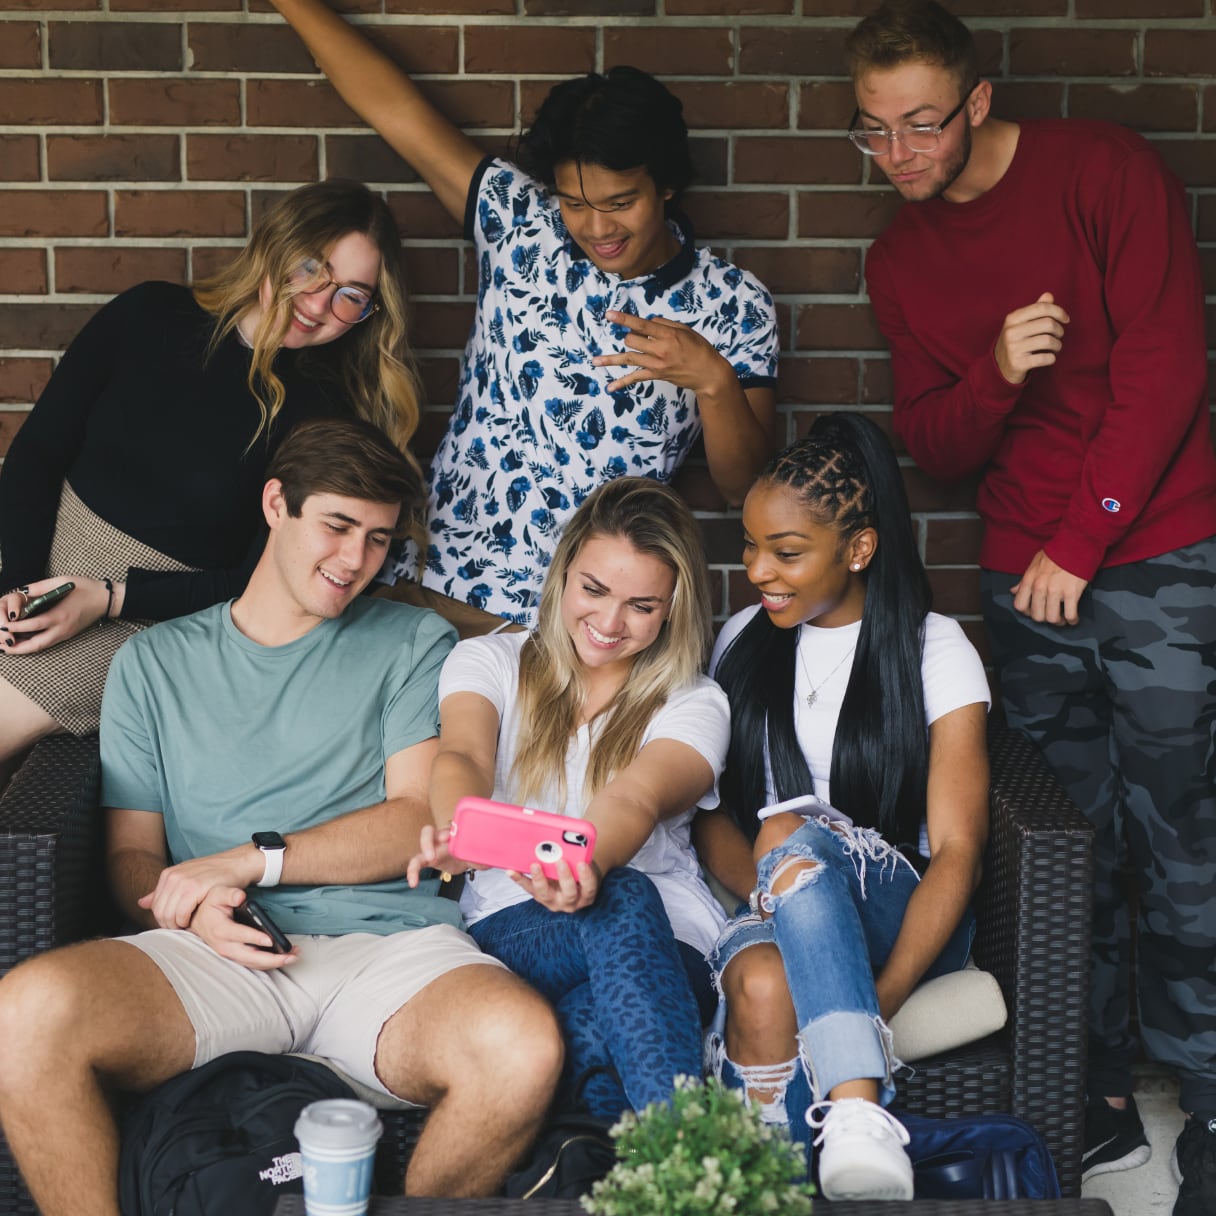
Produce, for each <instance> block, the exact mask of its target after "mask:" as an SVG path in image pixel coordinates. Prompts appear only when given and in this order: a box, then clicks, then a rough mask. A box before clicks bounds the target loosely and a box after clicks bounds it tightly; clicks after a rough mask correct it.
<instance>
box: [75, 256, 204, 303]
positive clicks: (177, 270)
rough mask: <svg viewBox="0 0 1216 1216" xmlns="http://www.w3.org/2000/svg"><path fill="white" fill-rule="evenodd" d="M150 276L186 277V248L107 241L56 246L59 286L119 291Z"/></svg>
mask: <svg viewBox="0 0 1216 1216" xmlns="http://www.w3.org/2000/svg"><path fill="white" fill-rule="evenodd" d="M147 279H167V280H168V281H169V282H170V283H184V282H185V281H186V251H185V250H184V249H148V248H131V247H124V246H122V245H104V246H102V247H101V248H95V249H82V248H76V247H66V248H62V249H56V250H55V290H56V291H63V292H76V291H79V292H88V293H89V294H90V295H117V294H118V292H120V291H125V290H126V289H127V288H128V287H134V286H135V284H136V283H142V282H144V281H145V280H147Z"/></svg>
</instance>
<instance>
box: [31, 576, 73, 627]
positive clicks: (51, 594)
mask: <svg viewBox="0 0 1216 1216" xmlns="http://www.w3.org/2000/svg"><path fill="white" fill-rule="evenodd" d="M75 590H76V584H75V583H60V584H59V586H58V587H52V588H51V589H50V591H44V592H43V593H42V594H41V595H36V596H34V597H33V598H32V599H28V600H26V601H25V609H24V611H23V612H22V613H21V615H20V616H19V617H18V618H17V619H18V620H19V621H24V620H25V619H26V617H30V616H37V615H38V614H39V613H40V612H45V611H46V610H47V609H48V608H49V607H50V606H51V605H52V604H57V603H59V601H60V600H61V599H63V598H64V596H66V595H67V594H68V593H69V592H70V591H75Z"/></svg>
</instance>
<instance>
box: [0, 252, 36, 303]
mask: <svg viewBox="0 0 1216 1216" xmlns="http://www.w3.org/2000/svg"><path fill="white" fill-rule="evenodd" d="M0 284H3V286H4V292H5V294H6V295H40V296H41V295H46V290H47V279H46V254H45V253H44V252H43V251H42V250H41V249H0Z"/></svg>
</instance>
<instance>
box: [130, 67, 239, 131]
mask: <svg viewBox="0 0 1216 1216" xmlns="http://www.w3.org/2000/svg"><path fill="white" fill-rule="evenodd" d="M106 88H107V90H108V93H109V98H110V121H111V122H114V123H129V124H132V125H139V126H148V127H217V126H229V127H235V126H239V125H240V121H241V86H240V82H239V81H236V80H180V79H177V78H175V77H166V78H163V79H160V80H143V79H135V80H129V79H127V80H110V81H109V82H108V83H107V85H106Z"/></svg>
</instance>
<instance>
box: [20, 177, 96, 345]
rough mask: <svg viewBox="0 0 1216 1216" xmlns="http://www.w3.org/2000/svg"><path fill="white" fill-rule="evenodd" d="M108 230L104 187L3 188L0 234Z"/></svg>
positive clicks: (91, 233) (70, 233)
mask: <svg viewBox="0 0 1216 1216" xmlns="http://www.w3.org/2000/svg"><path fill="white" fill-rule="evenodd" d="M108 229H109V217H108V216H107V214H106V196H105V194H104V193H103V192H102V191H100V190H4V191H0V236H106V235H107V234H108ZM3 332H4V331H3V330H0V333H3ZM4 336H5V338H6V339H7V338H8V336H9V335H7V334H5V335H4Z"/></svg>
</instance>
